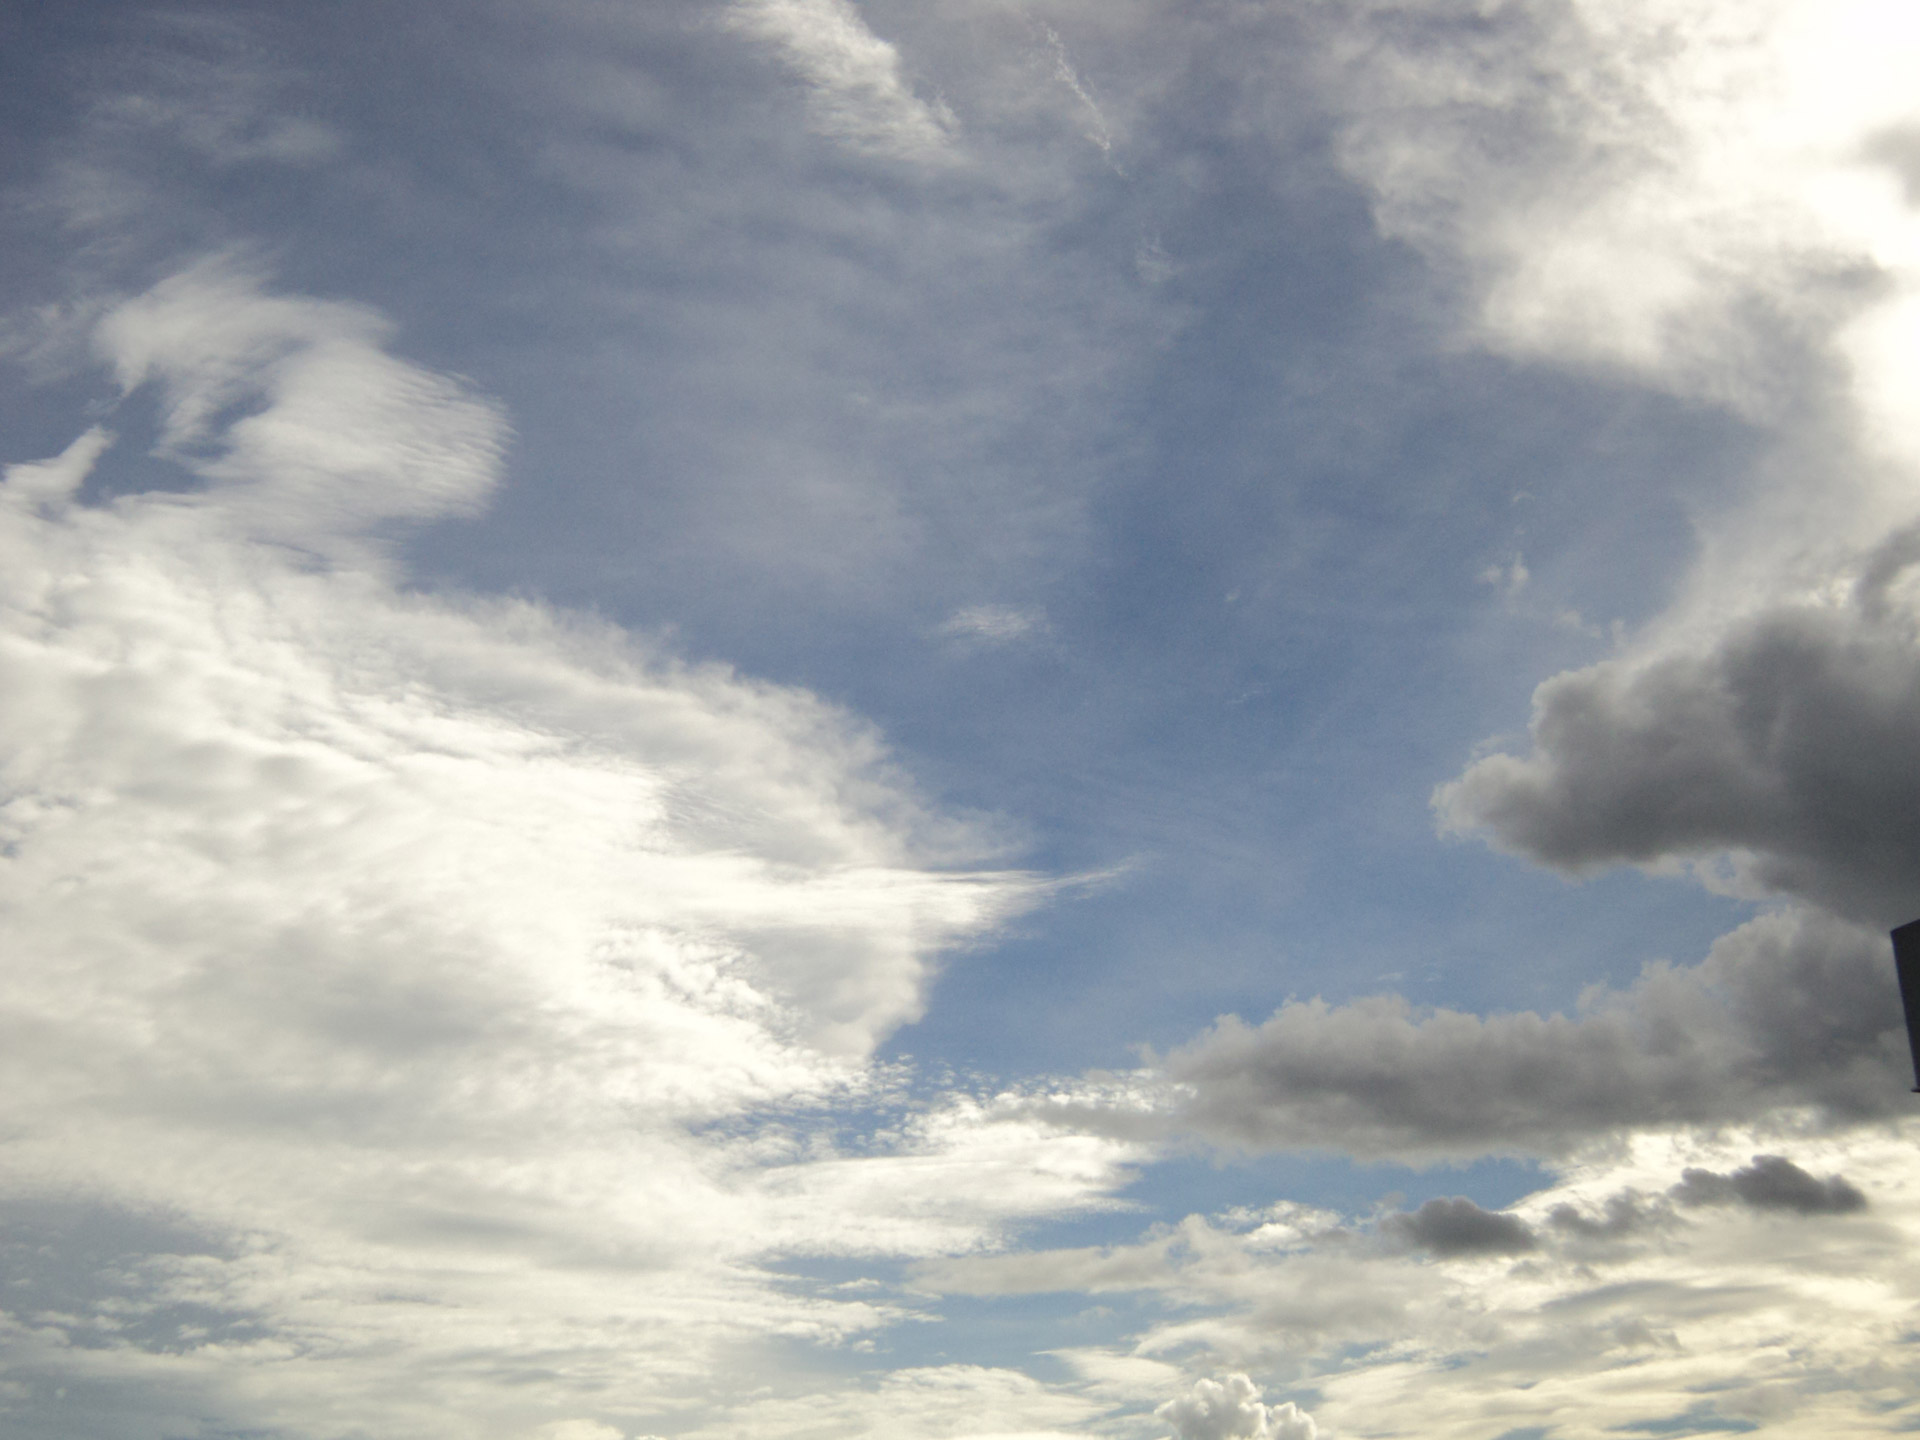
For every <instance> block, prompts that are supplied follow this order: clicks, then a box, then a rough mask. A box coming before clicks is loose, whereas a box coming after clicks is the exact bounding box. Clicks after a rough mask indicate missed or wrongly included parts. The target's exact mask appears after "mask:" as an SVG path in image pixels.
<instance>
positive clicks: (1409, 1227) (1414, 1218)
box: [1380, 1195, 1540, 1259]
mask: <svg viewBox="0 0 1920 1440" xmlns="http://www.w3.org/2000/svg"><path fill="white" fill-rule="evenodd" d="M1380 1229H1381V1231H1382V1233H1384V1234H1387V1235H1390V1236H1393V1237H1394V1238H1395V1239H1399V1240H1403V1241H1405V1242H1406V1243H1407V1244H1409V1245H1412V1246H1414V1247H1416V1248H1418V1249H1421V1250H1428V1251H1431V1252H1432V1253H1433V1254H1435V1255H1438V1256H1440V1257H1441V1258H1443V1259H1450V1258H1452V1257H1454V1256H1456V1255H1518V1254H1521V1253H1522V1252H1523V1251H1527V1250H1532V1249H1534V1248H1535V1247H1536V1246H1537V1245H1538V1244H1539V1243H1540V1242H1539V1241H1538V1240H1536V1239H1535V1238H1534V1234H1533V1230H1532V1228H1531V1227H1530V1226H1529V1225H1528V1224H1527V1222H1526V1221H1524V1220H1522V1219H1521V1218H1520V1217H1519V1216H1517V1215H1509V1214H1506V1213H1505V1212H1503V1211H1499V1210H1482V1209H1481V1208H1480V1207H1479V1206H1478V1205H1476V1204H1474V1203H1473V1201H1471V1200H1469V1199H1467V1198H1466V1197H1465V1196H1463V1195H1456V1196H1453V1197H1452V1198H1450V1199H1441V1198H1435V1199H1432V1200H1429V1201H1427V1202H1426V1203H1425V1204H1424V1205H1422V1206H1421V1207H1420V1208H1419V1209H1418V1210H1414V1211H1412V1212H1410V1213H1407V1214H1401V1215H1389V1216H1388V1217H1387V1218H1386V1219H1385V1220H1383V1221H1381V1222H1380Z"/></svg>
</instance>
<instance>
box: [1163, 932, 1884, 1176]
mask: <svg viewBox="0 0 1920 1440" xmlns="http://www.w3.org/2000/svg"><path fill="white" fill-rule="evenodd" d="M1900 1025H1901V1020H1900V1007H1899V999H1898V996H1897V994H1896V993H1895V989H1894V982H1893V972H1892V964H1891V961H1890V959H1889V957H1888V954H1887V946H1886V941H1885V940H1884V939H1883V938H1882V937H1881V936H1880V935H1878V934H1877V933H1875V932H1872V931H1862V930H1860V929H1858V928H1856V927H1854V926H1852V925H1849V924H1846V923H1844V922H1842V921H1838V920H1834V919H1831V918H1828V917H1825V916H1821V915H1819V914H1817V913H1813V912H1804V911H1789V912H1784V913H1780V914H1774V915H1766V916H1762V917H1760V918H1759V919H1756V920H1753V921H1750V922H1748V923H1747V924H1746V925H1744V926H1742V927H1741V928H1740V929H1738V930H1736V931H1734V932H1733V933H1732V934H1730V935H1727V936H1724V937H1722V938H1721V939H1720V940H1718V941H1717V942H1715V944H1714V946H1713V948H1712V950H1711V951H1710V952H1709V954H1708V956H1707V958H1706V960H1705V961H1703V962H1702V963H1701V964H1699V965H1697V966H1692V967H1687V968H1680V969H1675V968H1671V967H1668V966H1665V965H1655V966H1650V967H1648V969H1647V970H1646V971H1645V972H1644V973H1643V974H1642V976H1641V977H1640V979H1639V980H1638V981H1637V982H1636V983H1635V984H1634V985H1633V986H1632V987H1631V988H1629V989H1627V990H1624V991H1613V990H1606V989H1601V988H1598V987H1596V988H1595V989H1594V990H1591V991H1589V992H1588V994H1587V995H1586V997H1585V998H1584V1001H1583V1004H1582V1008H1581V1009H1580V1010H1579V1012H1577V1013H1576V1014H1574V1015H1570V1016H1569V1015H1539V1014H1531V1013H1521V1014H1513V1015H1495V1016H1488V1017H1481V1016H1475V1015H1468V1014H1464V1013H1461V1012H1458V1011H1450V1010H1437V1011H1432V1012H1428V1013H1424V1014H1422V1013H1419V1012H1416V1011H1415V1010H1414V1009H1413V1008H1412V1007H1411V1006H1410V1005H1408V1004H1407V1003H1406V1002H1405V1001H1404V1000H1401V999H1398V998H1397V997H1388V996H1382V997H1376V998H1373V999H1367V1000H1360V1001H1356V1002H1354V1003H1352V1004H1350V1005H1342V1006H1330V1005H1327V1004H1325V1003H1324V1002H1322V1001H1310V1002H1302V1003H1294V1004H1289V1005H1287V1006H1285V1007H1283V1008H1282V1009H1281V1010H1280V1011H1279V1012H1278V1013H1277V1014H1276V1015H1274V1016H1273V1017H1272V1018H1271V1019H1270V1020H1268V1021H1267V1022H1266V1023H1265V1024H1263V1025H1260V1026H1257V1027H1255V1026H1248V1025H1246V1024H1244V1023H1243V1022H1241V1021H1239V1020H1236V1019H1232V1018H1228V1019H1225V1020H1222V1021H1221V1022H1219V1023H1218V1024H1217V1025H1216V1026H1215V1027H1214V1028H1213V1030H1212V1031H1210V1032H1209V1033H1208V1034H1206V1035H1205V1036H1203V1037H1201V1038H1200V1039H1199V1040H1197V1041H1195V1042H1194V1043H1192V1044H1191V1045H1189V1046H1187V1047H1186V1048H1184V1049H1181V1050H1177V1051H1175V1052H1174V1053H1173V1054H1171V1055H1169V1056H1168V1057H1167V1059H1166V1062H1165V1070H1166V1073H1167V1074H1168V1075H1169V1076H1170V1077H1171V1078H1172V1079H1173V1080H1174V1081H1175V1082H1177V1083H1178V1084H1179V1085H1181V1086H1183V1087H1186V1093H1185V1095H1184V1097H1183V1098H1182V1099H1180V1100H1179V1101H1177V1102H1176V1103H1177V1105H1178V1106H1179V1110H1178V1113H1179V1115H1180V1118H1181V1120H1182V1122H1183V1123H1185V1124H1188V1125H1191V1126H1193V1127H1195V1128H1196V1129H1198V1130H1200V1131H1201V1132H1202V1133H1205V1134H1208V1135H1212V1136H1214V1137H1216V1138H1218V1139H1220V1140H1223V1141H1225V1142H1227V1143H1230V1144H1239V1145H1248V1146H1317V1147H1321V1148H1326V1149H1333V1150H1343V1151H1346V1152H1348V1153H1350V1154H1356V1155H1364V1156H1387V1155H1394V1156H1401V1157H1413V1156H1422V1155H1424V1156H1429V1157H1434V1156H1443V1155H1453V1156H1464V1155H1473V1154H1482V1153H1487V1152H1496V1151H1504V1152H1509V1153H1536V1154H1565V1153H1567V1152H1568V1151H1569V1150H1571V1149H1574V1148H1577V1147H1578V1146H1579V1145H1581V1144H1583V1143H1585V1142H1586V1141H1588V1140H1590V1139H1592V1138H1593V1137H1595V1136H1597V1135H1604V1134H1606V1133H1608V1132H1609V1131H1612V1130H1614V1129H1616V1128H1618V1127H1621V1126H1661V1125H1667V1124H1672V1123H1674V1122H1677V1121H1692V1122H1697V1123H1702V1124H1718V1123H1724V1122H1729V1121H1742V1120H1748V1119H1753V1118H1757V1117H1759V1116H1762V1115H1765V1114H1767V1113H1768V1112H1770V1111H1772V1110H1774V1109H1777V1108H1779V1107H1782V1106H1786V1107H1814V1108H1815V1109H1817V1110H1818V1111H1820V1112H1822V1113H1823V1114H1825V1115H1826V1116H1827V1117H1829V1118H1833V1119H1855V1118H1860V1117H1865V1116H1872V1115H1879V1114H1886V1113H1890V1112H1892V1111H1893V1110H1894V1108H1895V1107H1896V1106H1897V1105H1898V1104H1899V1103H1900V1102H1902V1101H1904V1099H1905V1094H1904V1089H1903V1086H1902V1084H1901V1068H1900V1066H1901V1059H1902V1055H1903V1047H1904V1043H1905V1042H1904V1037H1903V1035H1902V1032H1901V1029H1900Z"/></svg>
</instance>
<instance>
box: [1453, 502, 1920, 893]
mask: <svg viewBox="0 0 1920 1440" xmlns="http://www.w3.org/2000/svg"><path fill="white" fill-rule="evenodd" d="M1917 560H1920V549H1917V548H1916V544H1915V539H1914V536H1913V535H1911V534H1901V535H1896V536H1895V537H1893V539H1891V540H1889V541H1888V542H1886V543H1885V544H1884V545H1883V546H1881V547H1880V549H1879V550H1878V551H1877V552H1875V553H1874V554H1872V555H1870V556H1868V557H1866V558H1865V560H1864V561H1863V562H1862V564H1861V566H1860V567H1859V574H1858V577H1857V578H1856V579H1855V580H1854V582H1853V584H1852V588H1851V593H1850V594H1848V595H1847V596H1846V598H1845V599H1844V601H1842V602H1840V603H1831V604H1811V603H1809V604H1792V605H1779V606H1775V607H1772V608H1769V609H1766V610H1764V611H1762V612H1760V613H1758V614H1754V615H1751V616H1749V617H1747V618H1745V619H1742V620H1740V621H1739V622H1737V623H1735V624H1733V625H1732V626H1730V627H1729V628H1727V629H1725V630H1724V631H1721V632H1719V633H1717V634H1716V635H1714V636H1713V637H1712V638H1711V639H1710V640H1709V641H1706V642H1703V643H1701V644H1700V645H1699V646H1698V647H1697V648H1684V649H1674V650H1670V651H1664V652H1661V653H1657V654H1654V655H1651V656H1640V657H1633V658H1622V659H1615V660H1609V661H1606V662H1604V663H1602V664H1599V665H1593V666H1589V667H1588V668H1586V669H1583V670H1576V671H1572V672H1570V673H1568V674H1564V675H1559V676H1556V677H1555V678H1553V679H1551V680H1548V681H1547V682H1546V683H1545V684H1543V685H1541V686H1540V688H1539V689H1538V690H1537V691H1536V692H1535V695H1534V715H1533V722H1532V736H1533V749H1532V751H1531V753H1530V754H1527V755H1525V756H1514V755H1492V756H1489V757H1487V758H1486V759H1483V760H1480V761H1478V762H1477V763H1476V764H1474V765H1473V766H1471V767H1470V768H1469V769H1468V770H1467V771H1466V773H1465V774H1463V775H1462V776H1461V777H1460V778H1459V779H1458V780H1456V781H1454V782H1452V783H1451V784H1449V785H1445V786H1442V787H1441V789H1440V790H1439V791H1438V792H1437V794H1436V796H1435V804H1436V806H1437V808H1438V810H1439V812H1440V815H1441V817H1442V820H1443V821H1444V823H1446V824H1447V825H1448V826H1449V827H1451V828H1454V829H1461V830H1477V831H1480V832H1482V833H1484V834H1485V835H1486V836H1487V837H1488V838H1489V839H1491V840H1492V842H1493V843H1494V844H1495V845H1497V846H1499V847H1501V848H1502V849H1505V850H1510V851H1512V852H1514V853H1516V854H1519V855H1523V856H1525V857H1526V858H1528V859H1531V860H1535V861H1538V862H1540V863H1541V864H1545V865H1549V866H1552V867H1553V868H1555V869H1558V870H1562V871H1570V872H1583V871H1587V870H1591V869H1595V868H1598V867H1601V866H1606V865H1613V864H1621V863H1626V864H1637V865H1647V864H1654V863H1658V862H1660V861H1663V860H1671V859H1675V858H1682V859H1685V858H1703V857H1709V856H1718V855H1723V854H1729V852H1731V857H1730V858H1731V861H1732V863H1733V865H1734V867H1735V869H1736V871H1737V872H1738V873H1739V874H1740V875H1741V876H1742V877H1743V878H1745V879H1747V880H1749V881H1751V882H1757V883H1758V884H1759V885H1761V886H1764V887H1766V888H1767V889H1769V890H1773V891H1778V892H1785V893H1788V894H1793V895H1797V896H1801V897H1803V898H1805V899H1808V900H1811V901H1813V902H1814V903H1815V904H1818V905H1821V906H1824V907H1826V908H1828V909H1831V910H1834V911H1836V912H1837V913H1840V914H1843V915H1848V916H1851V917H1853V918H1855V919H1859V920H1863V921H1866V922H1869V923H1872V924H1875V925H1892V924H1897V923H1900V922H1902V921H1905V920H1909V919H1912V918H1913V917H1914V916H1915V915H1916V914H1920V823H1916V817H1917V816H1920V627H1917V626H1916V621H1915V618H1914V615H1913V613H1912V611H1911V609H1910V607H1909V606H1907V605H1905V604H1902V603H1896V599H1897V597H1896V592H1897V591H1898V590H1899V588H1900V586H1901V585H1902V583H1903V582H1907V581H1911V579H1912V577H1913V567H1914V565H1915V563H1916V561H1917Z"/></svg>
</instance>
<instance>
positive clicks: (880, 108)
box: [728, 0, 954, 160]
mask: <svg viewBox="0 0 1920 1440" xmlns="http://www.w3.org/2000/svg"><path fill="white" fill-rule="evenodd" d="M728 23H729V24H730V25H731V26H733V27H734V28H735V29H737V30H739V31H740V32H742V33H743V34H747V35H751V36H753V37H754V38H756V39H759V40H764V41H767V42H770V43H771V44H773V45H774V46H776V47H777V48H778V50H779V52H780V54H781V55H782V56H783V57H784V58H785V59H786V61H787V63H788V64H789V65H791V66H792V67H793V69H794V70H795V71H796V72H797V73H798V74H799V76H800V77H801V78H802V79H803V80H805V81H806V82H807V86H808V108H809V113H810V114H811V116H812V119H813V124H814V125H815V127H816V128H817V129H819V130H820V132H821V133H823V134H825V135H828V136H830V137H832V138H833V139H836V140H839V141H841V142H842V143H844V144H846V145H849V146H851V147H852V148H854V149H856V150H864V151H869V152H877V153H882V154H894V155H901V156H905V157H909V158H914V159H922V160H925V159H933V158H937V157H939V156H940V155H941V154H942V153H943V152H945V151H946V150H947V149H948V148H949V145H950V142H951V138H952V132H953V128H954V122H953V118H952V116H951V115H950V114H948V113H947V112H946V110H945V108H944V107H941V106H936V105H931V104H929V103H927V102H926V101H924V100H922V99H921V98H920V97H919V96H917V95H916V94H914V92H913V89H912V87H911V86H910V85H909V84H908V83H907V81H906V79H905V77H904V76H903V75H902V73H901V67H900V52H899V51H898V50H896V49H895V48H894V47H893V46H892V45H890V44H888V43H887V42H886V41H885V40H882V39H881V38H880V37H879V36H878V35H875V34H874V33H873V31H872V30H870V29H869V28H867V23H866V21H865V20H864V19H862V18H861V15H860V12H859V10H858V9H856V8H855V7H854V5H853V4H852V0H736V3H735V4H734V5H733V7H732V8H731V9H730V10H729V12H728Z"/></svg>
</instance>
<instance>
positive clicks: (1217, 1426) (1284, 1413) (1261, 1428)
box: [1153, 1375, 1320, 1440]
mask: <svg viewBox="0 0 1920 1440" xmlns="http://www.w3.org/2000/svg"><path fill="white" fill-rule="evenodd" d="M1153 1413H1154V1416H1155V1418H1156V1419H1159V1420H1162V1421H1164V1422H1165V1423H1167V1424H1168V1425H1171V1426H1172V1427H1173V1433H1174V1436H1175V1437H1176V1440H1314V1437H1315V1436H1316V1435H1318V1434H1319V1433H1320V1431H1319V1427H1318V1426H1316V1425H1315V1424H1314V1422H1313V1417H1312V1416H1311V1415H1308V1414H1307V1413H1306V1412H1305V1411H1303V1410H1301V1409H1300V1408H1299V1407H1298V1406H1296V1405H1295V1404H1294V1403H1293V1402H1292V1401H1286V1402H1284V1403H1282V1404H1280V1405H1266V1404H1263V1403H1262V1402H1261V1399H1260V1389H1259V1387H1258V1386H1256V1385H1255V1384H1254V1383H1253V1381H1251V1380H1249V1379H1248V1378H1247V1377H1246V1376H1245V1375H1228V1376H1227V1377H1226V1378H1225V1379H1224V1380H1199V1381H1196V1382H1195V1383H1194V1387H1193V1389H1192V1390H1191V1391H1189V1392H1188V1393H1187V1394H1185V1395H1182V1396H1181V1397H1180V1398H1179V1399H1178V1400H1169V1401H1167V1403H1166V1404H1164V1405H1162V1406H1161V1407H1160V1408H1159V1409H1157V1410H1155V1411H1154V1412H1153Z"/></svg>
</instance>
